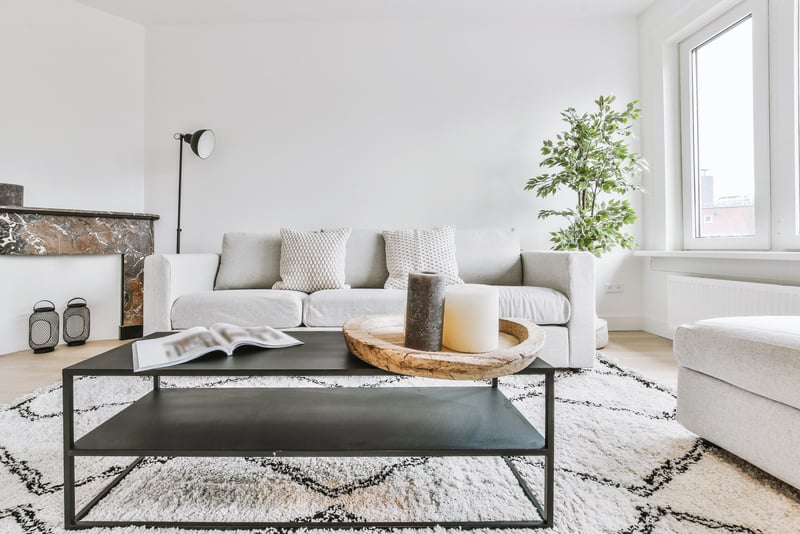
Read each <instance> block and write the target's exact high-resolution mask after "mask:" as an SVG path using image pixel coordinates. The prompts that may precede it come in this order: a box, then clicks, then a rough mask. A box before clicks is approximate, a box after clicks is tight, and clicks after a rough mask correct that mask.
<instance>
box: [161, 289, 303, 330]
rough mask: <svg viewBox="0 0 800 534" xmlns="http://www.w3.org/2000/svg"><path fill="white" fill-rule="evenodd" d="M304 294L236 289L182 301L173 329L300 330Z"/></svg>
mask: <svg viewBox="0 0 800 534" xmlns="http://www.w3.org/2000/svg"><path fill="white" fill-rule="evenodd" d="M307 296H308V295H306V294H305V293H302V292H300V291H289V290H277V289H234V290H226V291H205V292H202V293H191V294H189V295H184V296H182V297H180V298H179V299H178V300H176V301H175V303H174V304H173V305H172V327H173V328H175V329H181V330H182V329H185V328H191V327H193V326H206V327H208V326H211V325H212V324H214V323H232V324H235V325H240V326H259V325H268V326H271V327H273V328H290V327H293V326H300V324H301V322H302V319H303V300H305V298H306V297H307Z"/></svg>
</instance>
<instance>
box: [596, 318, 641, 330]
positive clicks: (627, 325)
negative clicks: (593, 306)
mask: <svg viewBox="0 0 800 534" xmlns="http://www.w3.org/2000/svg"><path fill="white" fill-rule="evenodd" d="M600 318H601V319H605V320H606V321H608V330H609V331H610V332H619V331H626V330H642V328H643V325H642V318H641V317H639V316H638V315H601V316H600Z"/></svg>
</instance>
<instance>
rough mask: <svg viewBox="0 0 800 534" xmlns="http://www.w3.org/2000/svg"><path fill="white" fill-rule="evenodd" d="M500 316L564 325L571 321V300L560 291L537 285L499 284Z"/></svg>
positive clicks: (537, 322)
mask: <svg viewBox="0 0 800 534" xmlns="http://www.w3.org/2000/svg"><path fill="white" fill-rule="evenodd" d="M497 289H498V290H499V293H500V317H514V318H519V319H528V320H529V321H533V322H534V323H536V324H554V325H562V324H566V323H567V322H568V321H569V318H570V315H571V308H570V305H569V300H568V299H567V297H565V296H564V294H563V293H561V292H560V291H556V290H555V289H550V288H547V287H535V286H497Z"/></svg>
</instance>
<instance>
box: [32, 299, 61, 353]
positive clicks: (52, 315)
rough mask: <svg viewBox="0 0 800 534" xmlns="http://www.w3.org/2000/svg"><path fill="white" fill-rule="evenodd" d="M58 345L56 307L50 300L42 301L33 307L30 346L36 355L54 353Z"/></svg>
mask: <svg viewBox="0 0 800 534" xmlns="http://www.w3.org/2000/svg"><path fill="white" fill-rule="evenodd" d="M57 344H58V313H56V305H55V304H53V303H52V302H50V301H49V300H40V301H39V302H37V303H36V304H34V305H33V313H32V314H31V316H30V317H29V318H28V345H29V346H30V348H32V349H33V352H34V354H41V353H43V352H52V350H53V349H54V348H55V346H56V345H57Z"/></svg>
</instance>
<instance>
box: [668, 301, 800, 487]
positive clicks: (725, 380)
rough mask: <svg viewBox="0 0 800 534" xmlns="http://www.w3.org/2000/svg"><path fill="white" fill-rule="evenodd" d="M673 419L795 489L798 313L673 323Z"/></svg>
mask: <svg viewBox="0 0 800 534" xmlns="http://www.w3.org/2000/svg"><path fill="white" fill-rule="evenodd" d="M673 350H674V352H675V356H676V358H677V359H678V362H679V363H680V367H679V368H678V422H679V423H681V424H682V425H683V426H685V427H686V428H687V429H689V430H691V431H692V432H694V433H696V434H697V435H699V436H701V437H703V438H705V439H707V440H708V441H710V442H712V443H715V444H716V445H719V446H720V447H722V448H723V449H726V450H728V451H730V452H732V453H733V454H735V455H737V456H739V457H741V458H743V459H745V460H747V461H748V462H750V463H752V464H753V465H755V466H757V467H759V468H761V469H763V470H764V471H766V472H768V473H770V474H772V475H774V476H775V477H777V478H780V479H781V480H783V481H785V482H788V483H789V484H791V485H792V486H794V487H797V488H800V316H763V317H726V318H720V319H708V320H705V321H697V322H695V323H691V324H686V325H682V326H680V327H678V330H677V331H676V332H675V339H674V344H673Z"/></svg>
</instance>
